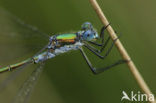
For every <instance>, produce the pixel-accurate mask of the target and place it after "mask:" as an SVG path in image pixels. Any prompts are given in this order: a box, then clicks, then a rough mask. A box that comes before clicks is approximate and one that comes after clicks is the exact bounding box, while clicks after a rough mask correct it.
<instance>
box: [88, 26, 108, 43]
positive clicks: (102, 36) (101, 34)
mask: <svg viewBox="0 0 156 103" xmlns="http://www.w3.org/2000/svg"><path fill="white" fill-rule="evenodd" d="M109 25H110V24H108V25H107V26H105V27H102V28H101V32H100V38H101V39H102V41H101V43H96V42H92V41H89V43H91V44H94V45H96V46H103V45H104V44H105V42H104V31H105V30H106V28H107V27H108V26H109Z"/></svg>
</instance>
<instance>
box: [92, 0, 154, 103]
mask: <svg viewBox="0 0 156 103" xmlns="http://www.w3.org/2000/svg"><path fill="white" fill-rule="evenodd" d="M89 1H90V3H91V5H92V6H93V8H94V10H95V12H96V14H97V15H98V17H99V18H100V20H101V22H102V23H103V25H105V26H106V25H108V24H109V22H108V20H107V18H106V17H105V15H104V13H103V12H102V10H101V8H100V6H99V5H98V3H97V1H96V0H89ZM107 31H108V33H109V34H110V36H111V38H112V40H115V39H116V38H117V35H116V33H115V31H114V30H113V28H112V27H111V26H108V28H107ZM115 45H116V47H117V49H118V50H119V52H120V54H121V56H122V57H123V59H124V60H127V61H128V62H127V65H128V67H129V69H130V71H131V72H132V74H133V76H134V78H135V79H136V81H137V83H138V85H139V86H140V88H141V89H142V91H143V92H144V93H146V94H147V95H148V97H149V96H150V94H152V92H151V91H150V89H149V87H148V86H147V84H146V83H145V81H144V79H143V77H142V76H141V74H140V73H139V71H138V70H137V68H136V66H135V64H134V63H133V61H132V60H131V58H130V56H129V55H128V53H127V51H126V50H125V48H124V47H123V45H122V43H121V42H120V40H119V39H118V40H117V41H116V42H115ZM150 103H156V102H155V101H150Z"/></svg>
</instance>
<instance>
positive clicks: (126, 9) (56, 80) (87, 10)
mask: <svg viewBox="0 0 156 103" xmlns="http://www.w3.org/2000/svg"><path fill="white" fill-rule="evenodd" d="M98 2H99V4H100V6H101V8H102V10H103V11H104V13H105V14H106V16H107V18H108V20H109V21H110V22H111V25H112V26H113V28H114V29H115V30H116V31H117V32H118V34H120V33H121V34H122V37H121V38H120V39H121V42H122V43H123V45H124V46H125V48H126V49H127V51H128V53H129V54H130V56H131V57H132V59H133V61H134V63H135V64H136V66H137V67H138V70H139V71H140V73H141V74H142V76H143V77H144V79H145V81H146V82H147V84H148V85H149V87H150V89H151V91H152V92H153V93H154V94H156V82H155V79H156V77H155V72H156V65H155V57H156V46H155V44H156V40H155V38H156V29H155V25H156V12H155V10H156V6H155V4H156V1H155V0H149V1H147V0H135V1H133V0H129V1H126V0H119V1H117V0H98ZM15 16H16V17H15ZM17 18H20V19H21V20H22V21H24V22H25V23H26V24H31V25H33V26H35V27H37V28H38V29H39V30H40V31H42V32H44V33H46V34H48V35H54V34H59V33H65V32H67V33H68V32H72V31H78V30H80V27H81V24H82V23H83V22H85V21H90V22H91V23H92V24H93V25H94V27H95V28H96V29H97V30H98V31H99V30H100V28H101V27H102V24H101V22H100V20H99V19H98V17H97V16H96V13H95V12H94V10H93V9H92V7H91V5H90V4H89V1H88V0H44V1H43V0H0V67H2V66H5V65H8V64H11V63H16V62H19V61H20V60H24V59H26V58H28V57H31V56H33V55H34V54H35V53H36V52H37V51H39V50H40V49H41V48H42V47H43V46H44V45H45V44H47V42H48V38H46V37H45V36H44V35H42V34H41V33H38V32H36V29H35V28H33V29H32V28H30V27H27V26H24V25H23V23H22V22H20V21H19V20H18V19H17ZM85 51H86V53H87V54H88V56H89V57H90V59H91V61H92V62H93V64H94V65H95V66H96V67H104V66H107V65H109V64H111V63H113V62H115V61H116V60H118V59H120V55H119V53H118V51H117V50H116V48H115V47H114V48H113V50H112V52H111V54H110V55H109V56H108V57H107V59H106V60H104V61H102V60H99V59H98V58H97V57H95V56H94V55H92V53H91V52H89V51H87V50H85ZM35 67H36V66H28V67H26V69H24V72H22V73H21V74H20V75H19V76H17V78H16V79H14V80H13V82H11V83H9V84H8V85H7V86H6V87H5V88H4V89H3V90H2V91H1V92H0V102H1V103H10V102H11V101H13V99H14V97H15V96H16V95H17V92H18V89H19V88H20V86H21V85H22V84H23V82H24V81H25V79H26V78H27V77H29V76H30V74H31V72H32V71H33V70H34V69H35ZM13 72H14V71H13ZM13 72H8V73H3V74H1V75H0V82H2V81H4V80H5V79H6V78H7V77H8V76H9V75H11V74H12V73H13ZM123 90H124V91H126V93H128V94H130V92H131V91H134V92H135V93H137V92H138V91H141V90H140V88H139V87H138V84H137V83H136V81H135V79H134V78H133V76H132V74H131V72H130V70H129V69H128V67H127V66H126V65H125V64H124V65H120V66H117V67H115V68H114V69H110V70H108V71H106V72H104V73H102V74H99V75H93V74H92V72H91V71H90V69H89V67H88V66H87V64H86V62H85V60H84V59H83V57H82V56H81V54H80V52H79V51H73V52H70V53H66V54H63V55H60V56H58V57H56V58H54V59H52V60H48V61H47V62H46V64H45V67H44V71H43V73H42V75H41V77H40V79H39V81H38V83H37V85H36V86H35V88H34V90H33V93H32V95H31V97H30V100H29V103H43V102H44V103H113V102H115V103H120V102H121V97H122V91H123ZM123 102H128V101H126V100H125V101H123ZM145 103H146V102H145Z"/></svg>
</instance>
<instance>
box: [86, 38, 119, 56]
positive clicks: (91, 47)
mask: <svg viewBox="0 0 156 103" xmlns="http://www.w3.org/2000/svg"><path fill="white" fill-rule="evenodd" d="M116 40H117V39H115V40H114V41H113V43H112V45H111V47H110V48H109V49H108V50H107V52H106V53H105V55H104V56H102V55H100V54H99V52H100V53H101V52H102V51H103V50H104V49H103V48H101V50H98V49H96V48H94V47H93V46H91V45H89V44H86V43H85V44H84V46H85V47H86V48H87V49H89V50H90V51H91V52H92V53H93V54H95V55H96V56H98V57H100V58H101V59H105V58H106V57H107V56H108V54H109V53H110V52H111V50H112V48H113V46H114V43H115V41H116ZM97 51H98V52H97Z"/></svg>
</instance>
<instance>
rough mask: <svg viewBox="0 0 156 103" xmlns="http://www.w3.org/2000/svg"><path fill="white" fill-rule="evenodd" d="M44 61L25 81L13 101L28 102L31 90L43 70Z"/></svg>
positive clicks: (17, 102)
mask: <svg viewBox="0 0 156 103" xmlns="http://www.w3.org/2000/svg"><path fill="white" fill-rule="evenodd" d="M43 66H44V63H42V64H40V65H39V66H38V67H37V68H36V69H35V70H34V71H33V72H32V74H31V75H30V76H29V77H28V78H27V80H26V81H25V82H24V84H23V86H22V87H21V88H20V89H19V92H18V94H17V96H16V97H15V100H14V101H13V103H26V102H27V101H28V99H29V97H30V95H31V92H32V90H33V88H34V86H35V84H36V83H37V80H38V79H39V77H40V75H41V73H42V71H43Z"/></svg>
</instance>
